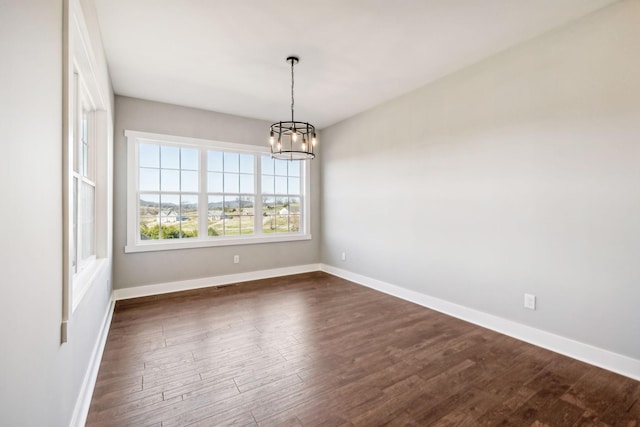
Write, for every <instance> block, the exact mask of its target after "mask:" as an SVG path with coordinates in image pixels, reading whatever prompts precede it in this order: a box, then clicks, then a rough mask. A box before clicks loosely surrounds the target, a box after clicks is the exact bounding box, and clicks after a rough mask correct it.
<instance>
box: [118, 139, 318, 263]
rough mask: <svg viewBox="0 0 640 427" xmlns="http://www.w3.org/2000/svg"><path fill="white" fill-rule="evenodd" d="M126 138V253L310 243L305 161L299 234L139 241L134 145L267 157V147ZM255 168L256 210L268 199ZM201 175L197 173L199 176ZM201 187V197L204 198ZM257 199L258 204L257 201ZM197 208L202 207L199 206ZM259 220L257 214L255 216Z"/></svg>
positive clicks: (229, 143) (308, 199)
mask: <svg viewBox="0 0 640 427" xmlns="http://www.w3.org/2000/svg"><path fill="white" fill-rule="evenodd" d="M124 134H125V137H126V138H127V244H126V246H125V248H124V251H125V253H135V252H151V251H165V250H175V249H190V248H206V247H215V246H233V245H250V244H260V243H274V242H292V241H299V240H311V239H312V236H311V215H310V211H311V202H310V198H311V197H310V190H311V185H310V181H311V171H310V165H309V162H306V161H304V162H303V163H302V165H301V167H302V168H301V169H302V170H301V177H303V182H304V184H303V185H304V194H303V195H301V196H300V197H301V199H302V203H303V210H304V211H303V213H302V222H303V226H302V230H301V231H300V232H296V233H278V234H262V230H261V229H256V233H255V234H252V235H241V236H233V237H225V236H216V237H209V236H200V237H197V238H189V239H170V240H166V241H163V240H152V241H143V240H140V236H139V235H140V233H139V230H138V195H137V194H138V157H137V150H136V145H137V144H139V143H151V144H178V145H181V146H185V145H186V146H192V147H198V148H205V149H215V150H228V151H233V152H237V153H251V154H260V155H270V150H269V147H266V146H257V145H246V144H237V143H232V142H222V141H213V140H208V139H199V138H190V137H184V136H174V135H163V134H157V133H149V132H139V131H134V130H125V132H124ZM200 162H201V163H200V164H201V167H202V165H204V164H205V163H204V159H203V158H202V156H201V159H200ZM257 164H258V165H257V168H256V172H255V174H256V187H255V188H256V201H255V202H254V203H255V204H256V206H257V205H258V204H260V205H261V204H262V197H268V196H269V195H268V194H262V193H261V188H260V185H261V184H260V182H261V170H260V161H259V159H258V162H257ZM202 173H203V171H202V170H201V171H200V174H201V176H202ZM202 185H203V183H201V187H200V194H203V191H202ZM258 199H259V200H258ZM198 206H201V204H200V203H199V204H198ZM256 216H258V212H256Z"/></svg>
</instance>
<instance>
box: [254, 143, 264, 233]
mask: <svg viewBox="0 0 640 427" xmlns="http://www.w3.org/2000/svg"><path fill="white" fill-rule="evenodd" d="M253 157H254V170H255V171H256V174H255V176H254V182H253V183H254V188H255V190H256V191H255V197H254V200H255V201H254V203H253V206H254V218H253V230H254V233H255V234H257V235H262V221H263V216H262V155H260V154H255V155H254V156H253Z"/></svg>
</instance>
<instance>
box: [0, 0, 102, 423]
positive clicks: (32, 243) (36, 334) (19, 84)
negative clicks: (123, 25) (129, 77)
mask: <svg viewBox="0 0 640 427" xmlns="http://www.w3.org/2000/svg"><path fill="white" fill-rule="evenodd" d="M82 6H83V8H84V7H87V6H88V5H87V4H86V2H82ZM85 13H86V14H87V15H88V18H87V21H88V23H89V25H90V29H91V30H92V36H93V37H94V40H92V41H93V42H95V43H97V45H96V46H95V48H96V52H97V54H99V55H100V54H101V53H102V51H101V47H100V45H99V32H97V31H95V27H91V22H95V20H94V16H93V15H92V14H93V10H92V9H91V8H89V9H88V10H86V11H85ZM0 40H1V42H0V57H1V58H2V63H3V66H2V67H0V93H1V94H2V96H1V97H0V117H1V119H0V140H1V141H2V156H0V200H2V202H1V203H2V207H1V208H0V223H1V224H3V227H4V232H3V237H2V239H0V269H1V271H2V278H1V279H0V292H1V294H2V299H1V301H2V303H1V310H0V313H1V314H0V318H1V320H2V321H1V322H0V342H1V343H2V344H1V346H2V347H1V348H0V425H2V426H12V427H17V426H64V425H68V423H69V421H70V419H71V416H72V412H73V408H74V405H75V403H76V399H77V397H78V394H79V392H80V387H81V384H82V381H83V378H84V376H85V373H86V370H87V367H88V366H89V361H90V356H91V353H92V351H93V348H94V345H95V343H96V340H97V337H98V334H99V331H100V327H101V323H102V320H103V318H104V315H105V314H106V312H107V308H108V306H109V300H110V293H111V290H110V289H109V286H108V279H109V278H108V277H106V278H105V277H103V278H101V280H99V283H96V285H95V286H93V287H92V288H91V289H90V290H89V291H88V294H87V295H85V298H84V299H83V301H82V303H81V305H80V306H79V307H78V309H77V310H76V311H75V313H74V314H73V317H72V318H71V319H70V325H69V342H68V343H66V344H64V345H61V344H60V323H61V321H62V1H61V0H56V1H53V0H32V1H28V2H25V1H17V0H16V1H11V0H10V1H6V0H0ZM99 62H100V63H101V64H102V65H104V58H102V61H100V58H99ZM99 73H100V74H101V76H102V82H103V84H104V82H105V81H106V80H107V76H106V75H107V71H106V68H102V69H100V70H99ZM105 90H106V91H107V93H110V88H109V87H106V88H105Z"/></svg>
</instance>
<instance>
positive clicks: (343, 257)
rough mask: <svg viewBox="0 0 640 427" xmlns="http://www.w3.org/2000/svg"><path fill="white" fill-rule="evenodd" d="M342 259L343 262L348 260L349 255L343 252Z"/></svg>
mask: <svg viewBox="0 0 640 427" xmlns="http://www.w3.org/2000/svg"><path fill="white" fill-rule="evenodd" d="M340 259H342V260H343V261H346V260H347V253H346V252H342V256H341V257H340Z"/></svg>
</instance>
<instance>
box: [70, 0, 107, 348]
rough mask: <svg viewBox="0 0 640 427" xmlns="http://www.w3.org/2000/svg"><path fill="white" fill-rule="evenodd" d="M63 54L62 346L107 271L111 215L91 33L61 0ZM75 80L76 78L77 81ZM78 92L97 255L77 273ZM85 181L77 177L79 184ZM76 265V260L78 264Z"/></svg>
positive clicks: (73, 6) (77, 9)
mask: <svg viewBox="0 0 640 427" xmlns="http://www.w3.org/2000/svg"><path fill="white" fill-rule="evenodd" d="M63 4H64V11H63V16H64V32H63V35H64V50H63V75H64V79H63V100H64V101H63V102H64V105H63V127H64V138H63V142H64V149H63V150H64V152H63V161H64V165H63V166H64V167H63V261H64V264H63V309H62V334H61V341H62V342H66V341H67V323H68V322H69V321H70V319H71V318H72V315H73V313H74V312H75V310H76V309H77V308H78V307H79V306H80V304H81V302H82V300H83V298H84V296H85V295H86V294H87V293H88V290H89V289H91V286H92V285H93V283H95V282H96V279H97V278H98V276H99V275H101V274H103V273H104V271H105V268H108V267H107V266H108V264H109V260H108V258H107V253H108V245H109V243H108V236H107V232H106V231H105V230H106V229H107V224H108V217H109V213H108V212H107V210H106V209H105V206H106V205H107V189H106V188H107V185H108V182H107V169H108V166H107V165H106V163H105V164H103V162H102V161H101V162H97V161H96V159H98V158H99V159H105V160H104V162H106V161H107V160H106V159H107V158H108V156H107V152H108V149H107V145H108V144H107V142H108V138H109V136H108V135H109V130H108V127H109V124H108V123H107V121H108V120H109V121H110V118H109V116H108V114H107V113H106V108H107V95H108V94H105V93H103V91H102V90H101V88H100V84H99V83H98V82H99V78H98V75H97V71H96V70H97V65H96V64H97V60H96V56H95V54H94V52H93V48H92V46H91V42H90V36H89V31H88V28H87V26H86V23H85V19H84V15H83V13H82V8H81V6H80V2H79V0H65V1H64V3H63ZM76 75H78V79H77V80H76V77H75V76H76ZM80 86H81V87H82V89H83V91H84V92H86V97H87V101H88V103H89V104H90V105H91V108H92V120H93V124H92V130H91V132H92V133H93V137H94V138H95V140H94V144H93V145H94V153H93V155H92V159H93V160H92V161H93V162H94V163H93V164H92V165H90V167H91V168H93V171H92V173H93V176H92V178H91V181H92V183H93V184H95V192H94V197H95V205H94V229H95V231H94V245H95V246H94V248H95V256H92V257H91V258H90V259H87V260H86V262H85V263H84V265H83V268H82V270H81V271H78V272H77V273H76V272H75V271H74V269H73V267H72V258H73V254H72V240H73V236H72V233H73V225H72V221H73V197H74V196H73V179H74V174H75V172H74V167H73V166H74V162H75V157H76V156H77V154H78V153H76V152H75V150H77V146H76V145H77V135H76V134H75V132H76V131H77V129H76V128H75V123H76V121H75V120H76V117H75V114H76V109H77V107H78V105H79V94H78V90H79V88H80ZM83 179H86V178H80V180H79V182H80V181H82V180H83ZM79 261H80V260H79V259H78V260H77V262H79Z"/></svg>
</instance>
